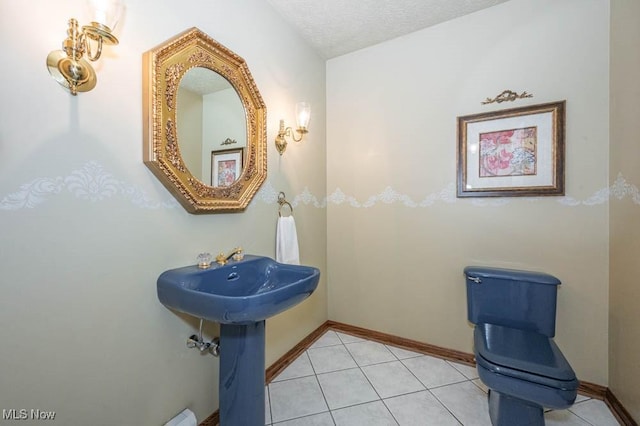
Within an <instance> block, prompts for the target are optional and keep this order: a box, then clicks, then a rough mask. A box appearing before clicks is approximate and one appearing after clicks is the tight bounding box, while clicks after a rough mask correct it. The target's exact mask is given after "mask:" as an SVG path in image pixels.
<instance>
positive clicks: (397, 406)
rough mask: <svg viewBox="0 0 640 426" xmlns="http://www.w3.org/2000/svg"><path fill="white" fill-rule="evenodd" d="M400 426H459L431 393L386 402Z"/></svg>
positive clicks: (406, 396) (426, 392)
mask: <svg viewBox="0 0 640 426" xmlns="http://www.w3.org/2000/svg"><path fill="white" fill-rule="evenodd" d="M384 403H385V405H386V406H387V408H389V411H391V414H393V417H394V418H395V419H396V421H397V422H398V423H399V424H400V426H459V425H460V423H459V422H458V421H457V420H456V418H455V417H453V416H452V415H451V413H450V412H449V411H448V410H447V409H446V408H445V407H444V406H443V405H442V404H441V403H440V402H439V401H438V400H437V399H436V398H435V397H434V396H433V395H432V394H431V392H429V391H422V392H416V393H410V394H407V395H401V396H396V397H393V398H388V399H385V400H384Z"/></svg>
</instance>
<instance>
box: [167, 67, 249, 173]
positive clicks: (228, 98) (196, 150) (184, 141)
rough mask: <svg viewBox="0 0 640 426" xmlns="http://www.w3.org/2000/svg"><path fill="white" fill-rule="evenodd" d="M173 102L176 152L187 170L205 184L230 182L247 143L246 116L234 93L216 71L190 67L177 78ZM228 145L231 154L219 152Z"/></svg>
mask: <svg viewBox="0 0 640 426" xmlns="http://www.w3.org/2000/svg"><path fill="white" fill-rule="evenodd" d="M177 105H178V109H177V116H176V120H177V123H176V125H177V133H178V140H179V146H180V152H181V154H182V159H183V161H184V163H185V165H186V166H187V168H188V169H189V171H190V172H191V174H192V175H193V176H195V177H196V178H198V179H199V180H200V181H201V182H203V183H204V184H206V185H211V186H229V185H231V184H232V183H233V182H235V181H236V180H237V179H238V178H239V177H240V175H241V173H242V154H243V153H244V148H245V147H246V145H247V140H246V139H247V127H246V117H245V113H244V107H243V105H242V101H241V100H240V97H239V96H238V93H237V92H236V91H235V89H234V88H233V86H231V83H229V81H228V80H227V79H226V78H224V77H222V76H221V75H219V74H218V73H216V72H214V71H212V70H210V69H208V68H204V67H194V68H191V69H190V70H189V71H187V72H186V73H185V75H184V76H183V77H182V79H181V80H180V86H179V88H178V101H177ZM229 149H231V150H232V151H233V152H234V153H235V155H233V156H228V155H227V156H223V155H222V154H224V153H227V152H230V151H229ZM238 153H239V155H238Z"/></svg>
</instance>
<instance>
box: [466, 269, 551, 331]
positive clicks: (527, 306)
mask: <svg viewBox="0 0 640 426" xmlns="http://www.w3.org/2000/svg"><path fill="white" fill-rule="evenodd" d="M464 274H465V279H466V282H467V317H468V319H469V321H470V322H472V323H474V324H479V323H487V324H496V325H502V326H505V327H511V328H517V329H520V330H529V331H535V332H537V333H541V334H544V335H546V336H549V337H553V336H554V335H555V334H556V297H557V291H558V285H559V284H560V280H559V279H557V278H556V277H554V276H552V275H549V274H545V273H541V272H530V271H519V270H515V269H500V268H488V267H481V266H467V267H466V268H464Z"/></svg>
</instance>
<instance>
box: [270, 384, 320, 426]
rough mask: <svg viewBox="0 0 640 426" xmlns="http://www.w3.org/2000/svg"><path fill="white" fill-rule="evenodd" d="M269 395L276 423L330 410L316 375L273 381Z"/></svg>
mask: <svg viewBox="0 0 640 426" xmlns="http://www.w3.org/2000/svg"><path fill="white" fill-rule="evenodd" d="M269 397H270V403H271V416H272V421H273V422H274V423H275V422H280V421H283V420H290V419H294V418H296V417H302V416H308V415H311V414H317V413H321V412H323V411H328V410H329V407H327V404H326V403H325V401H324V396H323V395H322V391H321V390H320V385H319V384H318V380H317V379H316V377H315V376H313V377H302V378H299V379H291V380H284V381H282V382H275V383H271V384H270V385H269Z"/></svg>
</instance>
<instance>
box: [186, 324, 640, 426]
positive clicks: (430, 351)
mask: <svg viewBox="0 0 640 426" xmlns="http://www.w3.org/2000/svg"><path fill="white" fill-rule="evenodd" d="M327 330H334V331H339V332H341V333H345V334H350V335H352V336H356V337H361V338H363V339H367V340H372V341H375V342H379V343H384V344H387V345H391V346H395V347H398V348H402V349H407V350H410V351H413V352H419V353H421V354H425V355H431V356H435V357H438V358H442V359H446V360H449V361H454V362H459V363H462V364H466V365H469V366H474V367H475V365H476V362H475V357H474V356H473V354H468V353H466V352H462V351H458V350H455V349H447V348H443V347H440V346H435V345H430V344H428V343H423V342H418V341H417V340H411V339H406V338H404V337H398V336H394V335H392V334H387V333H382V332H379V331H374V330H369V329H366V328H362V327H356V326H354V325H349V324H344V323H341V322H337V321H331V320H328V321H326V322H325V323H324V324H322V325H321V326H320V327H318V328H316V329H315V330H314V331H312V332H311V334H309V335H308V336H307V337H305V338H304V339H302V341H300V343H298V344H297V345H296V346H294V347H293V348H292V349H291V350H290V351H288V352H287V353H285V354H284V355H283V356H282V357H280V359H278V360H277V361H276V362H275V363H273V364H272V365H271V366H270V367H269V368H267V370H266V372H265V383H267V384H268V383H271V380H273V378H274V377H276V376H277V375H278V374H280V373H281V372H282V370H284V369H285V368H287V367H288V366H289V365H290V364H291V363H292V362H293V361H294V360H295V359H296V358H297V357H298V356H299V355H300V354H302V353H303V352H304V351H306V350H307V349H308V348H309V347H310V346H311V345H312V344H313V342H315V341H316V340H318V339H319V338H320V336H322V335H323V334H324V333H325V332H326V331H327ZM578 392H579V393H580V394H582V395H584V396H588V397H591V398H595V399H599V400H603V401H604V402H605V403H606V404H607V406H608V407H609V408H610V409H611V411H612V412H613V414H614V415H615V416H616V418H617V419H618V421H620V422H622V424H623V425H625V426H638V424H637V423H636V422H635V421H634V420H633V418H631V415H630V414H629V412H628V411H627V410H626V409H625V408H624V407H623V406H622V404H621V403H620V401H619V400H618V399H617V398H616V397H615V395H614V394H613V393H612V392H611V390H610V389H609V388H607V387H605V386H600V385H597V384H595V383H589V382H583V381H581V382H580V386H579V387H578ZM219 421H220V420H219V413H218V410H216V411H215V412H214V413H213V414H212V415H211V416H209V417H207V419H205V420H204V421H203V422H202V423H200V425H199V426H218V425H219Z"/></svg>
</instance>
